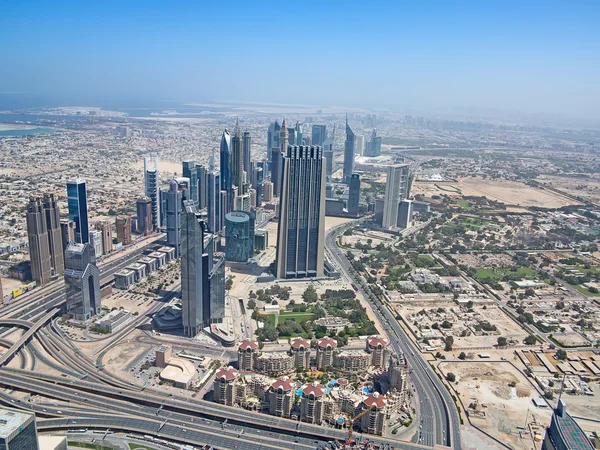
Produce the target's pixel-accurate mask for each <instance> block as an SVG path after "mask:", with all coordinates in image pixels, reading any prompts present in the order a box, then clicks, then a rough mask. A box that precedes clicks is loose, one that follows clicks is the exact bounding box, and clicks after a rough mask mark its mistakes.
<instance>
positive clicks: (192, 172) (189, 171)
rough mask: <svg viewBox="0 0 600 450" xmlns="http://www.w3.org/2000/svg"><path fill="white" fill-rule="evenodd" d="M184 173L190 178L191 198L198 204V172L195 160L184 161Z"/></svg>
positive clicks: (185, 176)
mask: <svg viewBox="0 0 600 450" xmlns="http://www.w3.org/2000/svg"><path fill="white" fill-rule="evenodd" d="M181 165H182V171H181V173H182V175H183V176H184V178H189V180H190V192H189V196H190V200H192V201H193V202H194V203H196V204H198V172H197V171H196V163H195V162H194V161H183V162H182V163H181Z"/></svg>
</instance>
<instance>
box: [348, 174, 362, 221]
mask: <svg viewBox="0 0 600 450" xmlns="http://www.w3.org/2000/svg"><path fill="white" fill-rule="evenodd" d="M348 184H349V189H348V190H349V192H348V204H347V209H348V214H350V215H351V216H354V217H356V216H358V205H359V203H360V175H359V174H357V173H353V174H352V176H351V177H350V183H348Z"/></svg>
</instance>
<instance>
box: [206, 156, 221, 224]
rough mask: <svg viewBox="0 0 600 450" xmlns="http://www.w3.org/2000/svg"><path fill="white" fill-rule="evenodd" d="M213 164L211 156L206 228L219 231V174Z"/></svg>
mask: <svg viewBox="0 0 600 450" xmlns="http://www.w3.org/2000/svg"><path fill="white" fill-rule="evenodd" d="M214 169H215V166H214V158H213V157H211V164H210V168H209V172H208V186H207V208H208V215H207V216H208V224H207V225H208V229H209V231H210V232H211V233H218V232H220V231H221V229H222V227H221V225H220V224H221V220H220V214H221V205H220V201H221V187H220V186H221V176H220V174H219V172H216V171H215V170H214Z"/></svg>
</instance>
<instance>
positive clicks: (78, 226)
mask: <svg viewBox="0 0 600 450" xmlns="http://www.w3.org/2000/svg"><path fill="white" fill-rule="evenodd" d="M67 197H68V199H67V201H68V205H69V220H72V221H73V222H75V240H76V241H77V242H79V243H81V244H87V243H89V242H90V228H89V224H88V206H87V191H86V187H85V180H82V179H80V178H76V179H75V180H70V181H69V182H67Z"/></svg>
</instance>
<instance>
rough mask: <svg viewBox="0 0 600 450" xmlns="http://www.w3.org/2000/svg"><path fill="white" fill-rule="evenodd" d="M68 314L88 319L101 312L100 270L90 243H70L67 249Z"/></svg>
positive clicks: (76, 317) (78, 318) (75, 317)
mask: <svg viewBox="0 0 600 450" xmlns="http://www.w3.org/2000/svg"><path fill="white" fill-rule="evenodd" d="M65 284H66V286H67V289H66V300H67V302H66V303H67V314H70V315H71V316H73V318H74V319H76V320H88V319H90V318H91V317H92V316H94V315H96V314H98V313H99V312H100V306H101V303H100V270H98V267H96V253H95V252H94V249H93V248H92V246H91V245H90V244H79V243H73V242H72V243H70V244H69V246H68V247H67V249H66V250H65Z"/></svg>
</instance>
